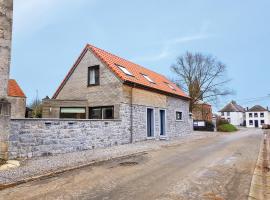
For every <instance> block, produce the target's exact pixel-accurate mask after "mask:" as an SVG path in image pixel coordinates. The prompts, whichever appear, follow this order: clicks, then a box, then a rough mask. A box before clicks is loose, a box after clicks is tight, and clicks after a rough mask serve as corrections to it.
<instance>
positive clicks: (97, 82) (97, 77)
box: [87, 65, 100, 87]
mask: <svg viewBox="0 0 270 200" xmlns="http://www.w3.org/2000/svg"><path fill="white" fill-rule="evenodd" d="M91 70H95V83H94V84H91V83H90V71H91ZM97 85H100V67H99V65H93V66H90V67H88V71H87V86H88V87H91V86H97Z"/></svg>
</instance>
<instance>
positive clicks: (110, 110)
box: [89, 106, 114, 119]
mask: <svg viewBox="0 0 270 200" xmlns="http://www.w3.org/2000/svg"><path fill="white" fill-rule="evenodd" d="M113 118H114V107H113V106H104V107H92V108H89V119H113Z"/></svg>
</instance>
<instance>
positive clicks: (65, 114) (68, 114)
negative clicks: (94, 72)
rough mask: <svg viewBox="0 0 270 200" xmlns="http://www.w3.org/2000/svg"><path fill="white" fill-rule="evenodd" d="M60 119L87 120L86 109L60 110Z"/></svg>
mask: <svg viewBox="0 0 270 200" xmlns="http://www.w3.org/2000/svg"><path fill="white" fill-rule="evenodd" d="M60 118H68V119H85V118H86V108H76V107H69V108H60Z"/></svg>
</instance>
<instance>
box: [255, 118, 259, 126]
mask: <svg viewBox="0 0 270 200" xmlns="http://www.w3.org/2000/svg"><path fill="white" fill-rule="evenodd" d="M255 127H256V128H258V127H259V121H258V120H255Z"/></svg>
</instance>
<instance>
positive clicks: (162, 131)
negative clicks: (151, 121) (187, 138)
mask: <svg viewBox="0 0 270 200" xmlns="http://www.w3.org/2000/svg"><path fill="white" fill-rule="evenodd" d="M165 113H166V112H165V110H159V123H160V124H159V129H160V136H165V135H166V121H165V118H166V114H165Z"/></svg>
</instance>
